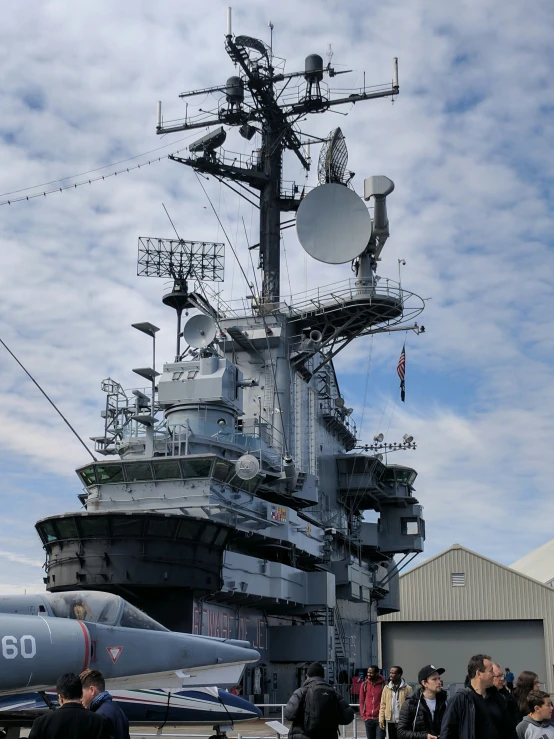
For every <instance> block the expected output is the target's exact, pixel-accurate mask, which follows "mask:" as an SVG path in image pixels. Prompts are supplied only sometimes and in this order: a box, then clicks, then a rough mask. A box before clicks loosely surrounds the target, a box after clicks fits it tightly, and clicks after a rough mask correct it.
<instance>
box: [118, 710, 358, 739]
mask: <svg viewBox="0 0 554 739" xmlns="http://www.w3.org/2000/svg"><path fill="white" fill-rule="evenodd" d="M254 705H255V706H256V707H257V708H261V709H264V708H276V709H279V710H278V711H277V713H279V712H280V714H281V717H280V722H281V723H282V724H283V725H284V724H285V706H286V705H287V704H286V703H254ZM349 705H350V706H351V707H352V708H358V707H359V703H357V702H356V703H350V704H349ZM269 718H270V717H269V716H262V717H261V718H260V719H258V720H259V721H264V722H265V719H269ZM274 720H275V719H274ZM359 720H361V718H360V716H359V714H354V721H353V722H352V723H351V724H349V725H348V726H341V727H340V736H341V738H342V739H358V721H359ZM244 723H245V724H246V725H247V722H244ZM221 726H223V722H222V724H221ZM241 727H242V722H241V723H240V724H239V726H238V729H237V730H236V731H235V730H233V731H228V732H227V736H228V737H229V739H234V738H235V737H236V739H270V737H275V736H276V737H281V736H283V735H281V734H279V732H277V731H275V730H273V729H271V728H270V727H268V729H267V733H265V734H250V732H247V733H242V732H241ZM153 728H155V727H153ZM168 728H170V729H173V728H175V727H174V725H173V724H170V723H169V724H168ZM245 728H246V727H245ZM163 729H164V727H163V726H161V727H159V728H156V732H155V733H154V732H143V731H138V732H134V731H131V734H130V735H131V737H133V739H143V738H144V739H148V738H149V737H154V736H164V737H187V739H209V738H210V737H212V736H213V735H214V732H213V731H210V732H209V733H206V734H189V733H187V732H186V729H185V730H184V731H181V732H179V733H174V732H169V733H167V732H164V731H163ZM349 729H351V733H350V734H347V731H348V730H349ZM364 734H365V732H363V731H362V735H364Z"/></svg>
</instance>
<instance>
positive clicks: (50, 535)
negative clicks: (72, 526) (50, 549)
mask: <svg viewBox="0 0 554 739" xmlns="http://www.w3.org/2000/svg"><path fill="white" fill-rule="evenodd" d="M38 531H39V534H40V535H41V539H42V540H43V542H44V543H45V544H48V542H50V541H56V539H57V538H58V535H57V534H56V530H55V528H54V526H53V524H52V523H51V521H44V523H41V524H40V526H39V529H38Z"/></svg>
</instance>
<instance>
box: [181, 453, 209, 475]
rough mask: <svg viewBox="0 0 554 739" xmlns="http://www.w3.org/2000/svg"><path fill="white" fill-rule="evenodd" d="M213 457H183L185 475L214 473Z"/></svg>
mask: <svg viewBox="0 0 554 739" xmlns="http://www.w3.org/2000/svg"><path fill="white" fill-rule="evenodd" d="M212 461H213V458H211V457H205V458H203V459H202V458H201V459H182V460H181V464H182V465H183V475H184V476H185V477H209V476H210V475H211V473H212Z"/></svg>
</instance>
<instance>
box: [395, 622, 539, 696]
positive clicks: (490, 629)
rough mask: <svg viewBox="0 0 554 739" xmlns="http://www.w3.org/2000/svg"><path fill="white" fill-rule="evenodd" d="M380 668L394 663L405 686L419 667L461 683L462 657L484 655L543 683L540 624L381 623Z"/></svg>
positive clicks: (464, 663)
mask: <svg viewBox="0 0 554 739" xmlns="http://www.w3.org/2000/svg"><path fill="white" fill-rule="evenodd" d="M381 640H382V654H383V666H384V667H386V668H387V669H388V668H389V667H390V666H391V665H396V664H400V665H402V667H403V668H404V677H405V678H406V680H408V681H409V682H415V681H416V680H417V673H418V671H419V670H420V668H421V667H423V665H428V664H432V665H436V666H437V667H444V668H445V669H446V672H445V674H444V678H443V679H444V682H445V683H451V682H454V683H463V682H464V679H465V676H466V674H467V662H468V657H470V656H471V655H473V654H479V653H481V654H490V655H491V657H492V658H493V659H494V660H495V661H496V662H499V663H500V664H501V665H502V667H506V666H509V667H511V668H512V670H513V671H514V672H515V673H516V675H517V674H519V672H521V670H523V669H527V670H533V671H534V672H536V673H537V675H539V676H540V677H541V680H543V681H544V680H545V676H546V665H545V652H544V633H543V624H542V621H434V622H429V623H385V624H382V627H381Z"/></svg>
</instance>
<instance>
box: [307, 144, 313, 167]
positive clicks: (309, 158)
mask: <svg viewBox="0 0 554 739" xmlns="http://www.w3.org/2000/svg"><path fill="white" fill-rule="evenodd" d="M306 159H307V160H308V164H311V163H312V158H311V156H310V142H309V141H308V143H307V144H306Z"/></svg>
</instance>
